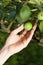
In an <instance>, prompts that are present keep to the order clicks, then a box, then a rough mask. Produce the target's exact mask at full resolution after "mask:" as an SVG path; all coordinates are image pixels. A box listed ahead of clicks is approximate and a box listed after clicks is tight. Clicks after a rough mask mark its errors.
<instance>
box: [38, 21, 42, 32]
mask: <svg viewBox="0 0 43 65" xmlns="http://www.w3.org/2000/svg"><path fill="white" fill-rule="evenodd" d="M39 29H40V31H43V21H41V22H40V24H39Z"/></svg>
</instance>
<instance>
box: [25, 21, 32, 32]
mask: <svg viewBox="0 0 43 65" xmlns="http://www.w3.org/2000/svg"><path fill="white" fill-rule="evenodd" d="M24 27H25V30H28V31H29V30H31V29H32V23H30V22H27V23H25V25H24Z"/></svg>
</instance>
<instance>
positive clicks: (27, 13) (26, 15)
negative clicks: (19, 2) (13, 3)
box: [20, 5, 31, 20]
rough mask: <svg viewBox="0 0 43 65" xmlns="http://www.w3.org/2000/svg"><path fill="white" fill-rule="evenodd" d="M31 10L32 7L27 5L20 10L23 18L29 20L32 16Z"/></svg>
mask: <svg viewBox="0 0 43 65" xmlns="http://www.w3.org/2000/svg"><path fill="white" fill-rule="evenodd" d="M30 14H31V11H30V8H29V7H28V6H27V5H25V6H23V7H22V8H21V10H20V17H21V19H22V20H27V19H28V18H29V17H30Z"/></svg>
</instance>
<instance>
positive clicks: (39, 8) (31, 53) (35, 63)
mask: <svg viewBox="0 0 43 65" xmlns="http://www.w3.org/2000/svg"><path fill="white" fill-rule="evenodd" d="M29 21H30V22H31V23H32V25H34V23H35V22H37V24H38V26H37V29H36V31H35V34H34V36H33V39H32V41H31V42H30V44H29V45H28V47H27V48H26V49H24V50H23V51H21V52H20V53H18V54H15V55H13V56H12V57H10V58H9V60H8V61H7V62H6V63H5V64H4V65H19V64H20V65H43V0H0V48H1V47H2V46H3V45H4V43H5V40H6V39H7V37H8V35H9V33H10V32H11V31H12V30H13V29H15V28H17V27H18V26H20V25H21V24H22V23H23V24H25V23H27V22H29ZM39 45H40V46H39Z"/></svg>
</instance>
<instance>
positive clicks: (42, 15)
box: [38, 12, 43, 20]
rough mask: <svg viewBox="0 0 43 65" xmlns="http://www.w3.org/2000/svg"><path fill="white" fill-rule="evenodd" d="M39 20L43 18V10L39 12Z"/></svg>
mask: <svg viewBox="0 0 43 65" xmlns="http://www.w3.org/2000/svg"><path fill="white" fill-rule="evenodd" d="M38 20H43V12H39V13H38Z"/></svg>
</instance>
